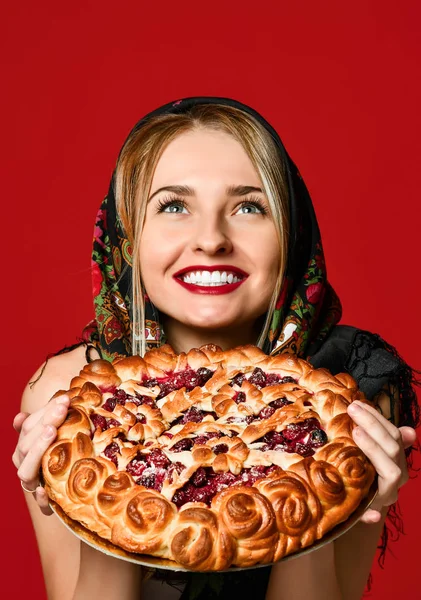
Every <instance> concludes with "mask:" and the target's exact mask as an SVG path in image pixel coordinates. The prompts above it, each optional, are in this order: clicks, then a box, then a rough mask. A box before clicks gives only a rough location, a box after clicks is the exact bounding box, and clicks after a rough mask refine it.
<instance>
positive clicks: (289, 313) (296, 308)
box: [83, 97, 341, 361]
mask: <svg viewBox="0 0 421 600" xmlns="http://www.w3.org/2000/svg"><path fill="white" fill-rule="evenodd" d="M196 104H223V105H227V106H232V107H235V108H237V109H240V110H243V111H245V112H247V113H248V114H251V115H252V116H253V117H254V118H255V119H257V120H258V121H259V122H260V123H261V124H263V126H264V127H265V128H266V129H267V130H268V131H269V132H270V134H271V135H272V137H273V138H274V139H275V141H276V143H277V146H278V148H279V155H280V160H281V161H283V163H284V165H285V171H286V174H287V187H288V195H289V212H290V243H289V249H288V260H287V269H286V273H285V277H284V283H283V286H282V289H281V292H280V295H279V298H278V301H277V303H276V308H275V311H274V314H273V318H272V322H271V326H270V330H269V333H268V336H267V339H266V340H265V343H264V345H263V351H264V352H266V353H267V354H277V353H279V352H290V353H293V354H297V355H298V356H301V357H307V356H308V355H309V354H310V351H311V350H312V349H314V347H315V346H318V345H320V344H321V343H322V342H323V340H324V339H325V338H326V336H327V335H328V334H329V332H330V331H331V329H332V328H333V327H334V326H335V324H336V323H337V322H338V321H339V320H340V317H341V305H340V302H339V299H338V297H337V295H336V294H335V292H334V290H333V288H332V286H331V285H330V284H329V282H328V280H327V273H326V266H325V260H324V254H323V247H322V242H321V237H320V231H319V227H318V224H317V220H316V216H315V214H314V210H313V206H312V202H311V198H310V195H309V193H308V191H307V188H306V186H305V184H304V181H303V179H302V177H301V175H300V173H299V172H298V169H297V168H296V166H295V165H294V163H293V161H292V160H291V158H290V157H289V156H288V154H287V152H286V150H285V148H284V146H283V144H282V142H281V140H280V138H279V136H278V134H277V133H276V132H275V130H274V129H273V128H272V127H271V126H270V125H269V123H267V121H265V119H263V117H262V116H261V115H259V114H258V113H257V112H256V111H254V110H253V109H251V108H250V107H248V106H246V105H244V104H241V103H239V102H236V101H234V100H230V99H228V98H214V97H208V98H206V97H205V98H200V97H198V98H186V99H184V100H178V101H177V102H172V103H169V104H166V105H165V106H163V107H161V108H159V109H157V110H155V111H153V112H151V113H149V114H148V115H146V116H145V117H144V118H143V119H142V120H141V121H139V122H138V123H137V124H136V125H135V128H134V130H137V129H138V128H139V127H141V126H142V125H143V124H144V123H145V122H146V121H147V120H148V119H149V118H151V117H153V116H155V115H161V114H168V113H180V112H184V111H188V110H189V109H190V108H191V107H192V106H194V105H196ZM134 130H133V131H134ZM132 253H133V249H132V248H131V246H130V243H129V241H128V240H127V238H126V236H125V233H124V231H123V229H122V227H121V224H120V221H119V219H118V217H117V214H116V202H115V196H114V175H113V178H112V180H111V184H110V187H109V191H108V194H107V196H106V197H105V199H104V201H103V202H102V204H101V207H100V209H99V212H98V215H97V219H96V223H95V229H94V240H93V252H92V285H93V296H94V307H95V319H94V320H93V321H91V322H90V323H89V324H88V325H87V326H86V327H85V329H84V332H83V339H84V341H86V342H89V343H91V344H93V345H94V346H95V347H96V348H97V349H98V351H99V352H100V354H101V355H102V356H103V358H105V359H107V360H110V361H111V360H113V359H114V358H118V357H120V356H127V355H130V354H131V346H132V335H133V331H132V326H131V323H132V318H131V315H132V312H131V311H132V294H131V275H132V269H131V265H132ZM145 336H146V343H147V349H148V350H149V349H152V348H155V347H158V346H160V345H162V344H164V343H165V341H166V339H165V333H164V331H163V328H162V326H161V324H160V321H159V314H158V311H157V310H156V308H155V307H154V306H153V304H152V302H151V301H150V300H149V298H148V297H147V295H146V294H145Z"/></svg>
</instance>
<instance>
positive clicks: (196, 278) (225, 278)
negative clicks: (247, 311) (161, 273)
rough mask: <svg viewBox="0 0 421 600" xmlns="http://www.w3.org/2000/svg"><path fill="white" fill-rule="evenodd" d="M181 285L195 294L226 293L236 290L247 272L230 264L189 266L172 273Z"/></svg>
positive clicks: (246, 275) (245, 277)
mask: <svg viewBox="0 0 421 600" xmlns="http://www.w3.org/2000/svg"><path fill="white" fill-rule="evenodd" d="M173 277H174V279H175V281H177V283H179V284H180V285H181V286H182V287H184V288H185V289H187V290H189V291H190V292H193V293H196V294H227V293H230V292H232V291H234V290H236V289H237V288H238V287H239V286H240V285H241V284H242V283H244V281H245V280H246V279H247V277H248V273H246V272H245V271H243V270H242V269H239V268H238V267H232V266H231V265H215V266H213V267H204V266H199V265H198V266H191V267H187V268H185V269H182V270H181V271H177V273H175V274H174V276H173Z"/></svg>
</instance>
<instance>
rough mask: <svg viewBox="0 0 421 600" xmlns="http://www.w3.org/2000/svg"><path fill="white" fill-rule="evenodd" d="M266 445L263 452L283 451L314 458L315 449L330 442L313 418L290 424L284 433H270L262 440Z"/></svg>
mask: <svg viewBox="0 0 421 600" xmlns="http://www.w3.org/2000/svg"><path fill="white" fill-rule="evenodd" d="M258 441H262V442H264V443H265V445H264V446H263V447H262V451H266V450H283V451H284V452H296V453H297V454H301V456H312V455H313V454H314V449H315V448H319V447H320V446H323V445H324V444H326V442H327V441H328V439H327V435H326V433H325V432H324V431H323V429H321V428H320V423H319V421H318V420H317V419H315V418H311V419H306V420H305V421H301V422H300V423H290V424H289V425H287V426H286V428H285V429H284V430H283V431H279V432H278V431H270V432H269V433H267V434H266V435H264V436H263V437H262V438H261V439H260V440H258Z"/></svg>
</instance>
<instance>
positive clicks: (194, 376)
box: [142, 367, 213, 400]
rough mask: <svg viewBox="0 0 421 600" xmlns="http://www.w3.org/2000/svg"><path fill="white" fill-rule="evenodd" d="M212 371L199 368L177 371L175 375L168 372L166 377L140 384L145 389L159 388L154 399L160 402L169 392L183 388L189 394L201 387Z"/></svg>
mask: <svg viewBox="0 0 421 600" xmlns="http://www.w3.org/2000/svg"><path fill="white" fill-rule="evenodd" d="M212 375H213V371H211V370H210V369H206V368H205V367H201V368H200V369H198V370H197V371H194V369H186V370H185V371H178V372H176V373H174V372H169V373H168V374H167V377H159V378H155V379H146V380H144V381H143V382H142V385H143V386H145V387H149V388H150V387H154V386H156V385H157V386H159V388H160V390H161V391H160V392H159V394H158V396H157V397H156V400H160V399H161V398H163V397H164V396H167V395H168V394H169V393H170V392H174V391H175V390H179V389H181V388H183V387H185V388H186V390H187V391H188V392H191V390H193V389H194V388H195V387H197V386H199V387H202V386H203V385H205V383H206V382H207V381H208V380H209V379H210V378H211V377H212Z"/></svg>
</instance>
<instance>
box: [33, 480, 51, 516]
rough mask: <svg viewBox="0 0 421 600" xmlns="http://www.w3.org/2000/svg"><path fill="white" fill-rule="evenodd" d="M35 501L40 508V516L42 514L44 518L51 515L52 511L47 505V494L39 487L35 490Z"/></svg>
mask: <svg viewBox="0 0 421 600" xmlns="http://www.w3.org/2000/svg"><path fill="white" fill-rule="evenodd" d="M35 500H36V501H37V503H38V506H39V507H40V509H41V512H42V514H44V515H46V516H48V515H52V514H53V511H52V510H51V508H50V506H49V504H48V496H47V492H46V491H45V490H44V488H43V487H42V486H40V485H39V486H38V487H37V489H36V490H35Z"/></svg>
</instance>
